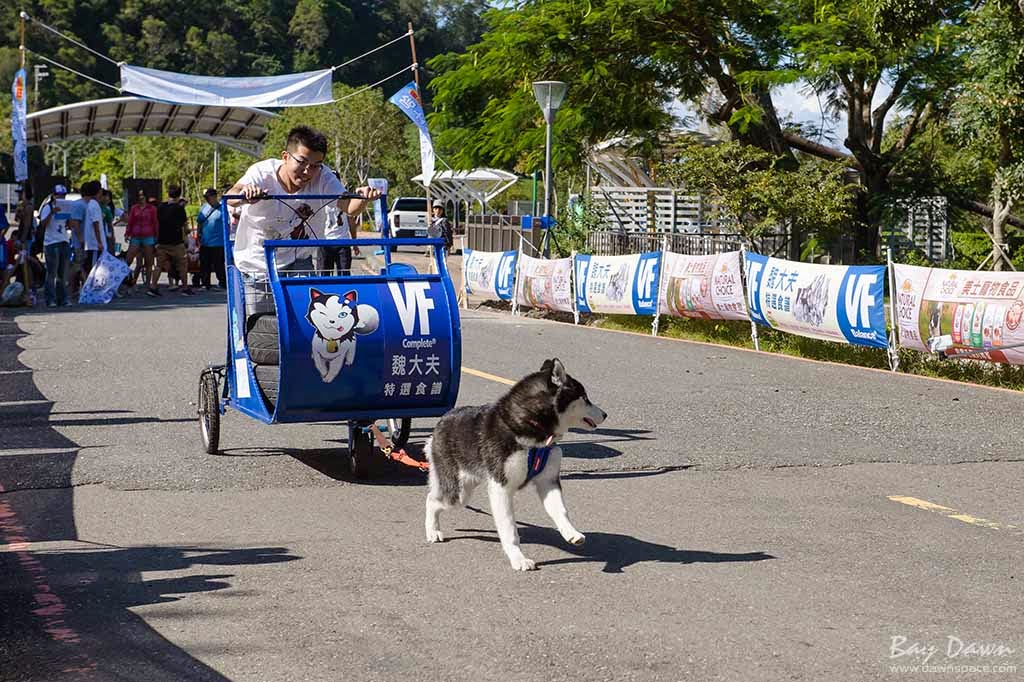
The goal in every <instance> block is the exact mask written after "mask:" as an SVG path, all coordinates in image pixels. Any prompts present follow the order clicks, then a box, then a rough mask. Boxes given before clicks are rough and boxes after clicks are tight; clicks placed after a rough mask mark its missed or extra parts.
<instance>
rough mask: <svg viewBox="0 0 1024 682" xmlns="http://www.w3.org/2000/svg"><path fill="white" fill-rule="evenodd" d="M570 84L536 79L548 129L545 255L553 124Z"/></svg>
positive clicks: (547, 252) (535, 87)
mask: <svg viewBox="0 0 1024 682" xmlns="http://www.w3.org/2000/svg"><path fill="white" fill-rule="evenodd" d="M567 87H568V86H567V85H566V84H565V83H563V82H562V81H535V82H534V83H533V96H534V97H535V98H536V100H537V104H539V105H540V110H541V111H543V112H544V123H545V124H547V130H546V131H545V136H544V257H545V258H549V257H550V256H551V242H550V231H551V187H552V182H551V125H552V124H553V123H554V121H555V112H557V111H558V107H560V106H562V100H563V99H565V91H566V88H567Z"/></svg>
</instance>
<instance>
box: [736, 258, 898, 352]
mask: <svg viewBox="0 0 1024 682" xmlns="http://www.w3.org/2000/svg"><path fill="white" fill-rule="evenodd" d="M745 258H746V262H745V264H744V265H745V268H746V273H747V305H748V307H749V309H750V318H751V319H752V320H754V321H755V322H757V323H758V324H760V325H764V326H766V327H772V328H773V329H778V330H780V331H784V332H789V333H791V334H799V335H800V336H808V337H810V338H813V339H824V340H826V341H839V342H840V343H850V344H854V345H858V346H871V347H873V348H886V347H887V346H888V341H887V339H886V333H885V266H884V265H866V266H857V265H819V264H816V263H797V262H794V261H788V260H782V259H779V258H769V257H768V256H762V255H759V254H756V253H747V254H746V256H745Z"/></svg>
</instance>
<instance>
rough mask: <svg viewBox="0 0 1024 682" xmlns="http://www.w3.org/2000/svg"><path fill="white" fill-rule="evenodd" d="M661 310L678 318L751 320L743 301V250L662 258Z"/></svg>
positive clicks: (665, 255) (668, 253)
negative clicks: (741, 272)
mask: <svg viewBox="0 0 1024 682" xmlns="http://www.w3.org/2000/svg"><path fill="white" fill-rule="evenodd" d="M661 312H662V313H663V314H666V315H673V316H675V317H694V318H699V319H706V320H710V319H714V320H749V319H750V317H749V316H748V315H747V304H746V302H745V301H744V300H743V280H742V278H741V277H740V252H739V251H730V252H729V253H719V254H715V255H711V256H684V255H682V254H678V253H671V252H667V253H665V254H664V255H663V256H662V261H661Z"/></svg>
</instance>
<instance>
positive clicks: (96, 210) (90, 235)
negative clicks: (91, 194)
mask: <svg viewBox="0 0 1024 682" xmlns="http://www.w3.org/2000/svg"><path fill="white" fill-rule="evenodd" d="M82 201H86V199H82ZM88 202H89V203H88V204H87V205H86V207H85V224H84V225H82V231H83V232H84V233H85V250H86V251H99V250H100V244H99V242H98V241H96V228H95V227H94V226H93V223H99V224H100V235H101V236H102V235H103V233H104V230H103V210H102V209H101V208H100V202H98V201H96V200H95V199H89V200H88Z"/></svg>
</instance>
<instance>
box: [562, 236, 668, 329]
mask: <svg viewBox="0 0 1024 682" xmlns="http://www.w3.org/2000/svg"><path fill="white" fill-rule="evenodd" d="M660 266H661V252H660V251H654V252H651V253H640V254H634V255H631V256H588V255H582V254H579V255H577V256H576V260H575V261H574V262H573V267H574V268H575V271H576V308H577V309H578V310H579V311H580V312H581V313H611V314H620V315H654V314H656V313H657V311H658V272H659V270H660Z"/></svg>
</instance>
